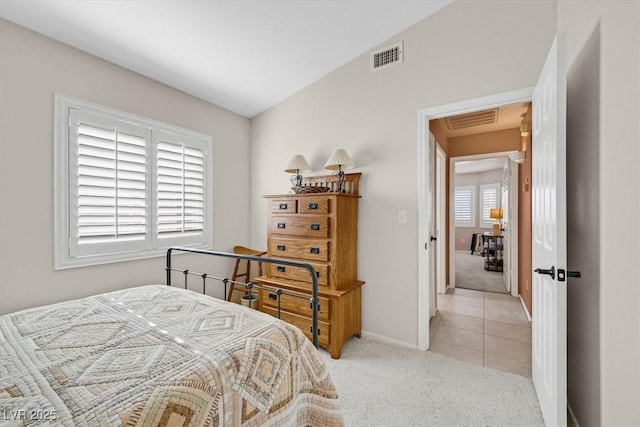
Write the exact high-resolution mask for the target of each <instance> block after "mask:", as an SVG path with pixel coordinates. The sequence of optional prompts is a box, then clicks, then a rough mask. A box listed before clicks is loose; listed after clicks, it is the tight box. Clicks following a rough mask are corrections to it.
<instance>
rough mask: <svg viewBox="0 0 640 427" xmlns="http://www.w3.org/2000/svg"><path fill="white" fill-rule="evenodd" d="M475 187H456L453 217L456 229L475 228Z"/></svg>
mask: <svg viewBox="0 0 640 427" xmlns="http://www.w3.org/2000/svg"><path fill="white" fill-rule="evenodd" d="M474 206H475V187H474V186H472V185H470V186H466V185H465V186H456V189H455V196H454V216H455V223H456V227H475V226H476V222H475V209H474Z"/></svg>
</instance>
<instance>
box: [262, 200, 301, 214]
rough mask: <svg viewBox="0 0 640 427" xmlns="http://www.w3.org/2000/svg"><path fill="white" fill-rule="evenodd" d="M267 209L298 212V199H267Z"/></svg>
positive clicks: (274, 211)
mask: <svg viewBox="0 0 640 427" xmlns="http://www.w3.org/2000/svg"><path fill="white" fill-rule="evenodd" d="M269 211H270V212H271V213H296V212H298V200H296V199H274V200H269Z"/></svg>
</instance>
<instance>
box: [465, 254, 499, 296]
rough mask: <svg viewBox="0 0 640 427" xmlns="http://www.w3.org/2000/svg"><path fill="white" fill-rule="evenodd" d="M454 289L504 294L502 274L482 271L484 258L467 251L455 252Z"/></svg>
mask: <svg viewBox="0 0 640 427" xmlns="http://www.w3.org/2000/svg"><path fill="white" fill-rule="evenodd" d="M456 288H464V289H475V290H477V291H487V292H497V293H502V294H506V293H507V288H506V286H505V285H504V282H503V279H502V273H501V272H498V271H487V270H485V269H484V258H483V257H481V256H480V255H471V254H470V253H469V251H456Z"/></svg>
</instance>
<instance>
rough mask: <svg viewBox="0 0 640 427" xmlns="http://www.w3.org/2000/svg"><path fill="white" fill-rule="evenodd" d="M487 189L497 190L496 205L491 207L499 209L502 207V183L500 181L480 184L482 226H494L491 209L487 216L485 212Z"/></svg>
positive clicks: (479, 213) (479, 211) (479, 212)
mask: <svg viewBox="0 0 640 427" xmlns="http://www.w3.org/2000/svg"><path fill="white" fill-rule="evenodd" d="M487 190H495V192H496V205H495V206H494V207H493V208H490V209H499V208H500V207H501V204H500V196H501V187H500V183H499V182H492V183H490V184H482V185H480V191H479V193H480V197H478V199H479V203H478V219H479V221H480V227H481V228H492V227H493V224H494V223H495V220H493V219H491V218H490V217H489V214H490V212H491V211H490V210H489V211H488V212H486V213H487V215H486V216H485V215H484V213H485V211H484V209H483V208H484V198H485V191H487Z"/></svg>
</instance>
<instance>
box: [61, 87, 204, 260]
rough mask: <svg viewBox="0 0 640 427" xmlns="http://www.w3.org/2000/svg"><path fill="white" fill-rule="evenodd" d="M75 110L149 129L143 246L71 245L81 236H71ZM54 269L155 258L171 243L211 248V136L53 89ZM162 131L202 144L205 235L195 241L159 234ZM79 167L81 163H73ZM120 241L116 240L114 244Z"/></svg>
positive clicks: (161, 254)
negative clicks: (80, 248)
mask: <svg viewBox="0 0 640 427" xmlns="http://www.w3.org/2000/svg"><path fill="white" fill-rule="evenodd" d="M73 111H86V112H88V113H90V114H96V115H99V116H105V117H107V118H109V119H113V120H117V121H120V122H127V123H130V124H132V125H134V126H142V127H144V128H146V129H148V131H149V146H148V147H147V157H148V158H147V160H148V165H149V166H148V170H149V173H148V175H147V190H146V191H147V194H148V195H150V200H149V202H148V205H147V216H148V218H149V221H148V227H149V228H148V230H147V237H146V238H145V239H144V243H143V245H142V247H140V244H139V243H140V242H138V244H137V247H135V246H136V245H132V246H131V248H123V247H120V248H119V249H118V251H115V252H113V253H109V251H108V250H105V251H104V252H103V251H92V252H97V253H91V254H83V255H76V254H75V251H74V250H73V248H74V245H77V241H74V239H73V238H72V234H73V233H71V230H72V224H73V223H74V221H73V218H72V215H73V209H72V208H71V202H72V199H73V198H74V197H77V190H76V189H75V184H74V183H75V182H76V181H75V180H74V179H72V178H70V177H71V176H72V174H73V173H74V170H72V168H73V167H74V163H75V162H74V160H73V159H71V156H72V155H73V153H76V151H75V150H74V149H73V147H72V144H71V142H72V141H71V140H72V137H71V136H70V132H69V129H70V119H71V114H72V112H73ZM54 126H55V129H54V165H53V166H54V188H53V190H54V269H55V270H61V269H67V268H75V267H84V266H90V265H99V264H107V263H113V262H121V261H130V260H136V259H144V258H153V257H158V256H163V255H165V254H166V249H167V247H169V246H171V245H172V244H176V243H178V244H181V245H183V246H190V247H197V248H211V247H212V245H213V218H212V216H213V215H212V213H213V203H212V201H213V196H212V194H213V140H212V138H211V136H210V135H205V134H202V133H199V132H195V131H192V130H188V129H183V128H179V127H176V126H173V125H169V124H166V123H162V122H159V121H155V120H151V119H148V118H145V117H140V116H136V115H133V114H129V113H126V112H122V111H118V110H115V109H111V108H108V107H103V106H100V105H97V104H93V103H90V102H87V101H83V100H79V99H75V98H72V97H68V96H65V95H61V94H56V95H55V117H54ZM160 132H163V133H165V134H166V133H169V134H172V135H177V136H178V138H182V139H183V140H184V141H185V145H188V144H192V145H193V144H198V146H199V147H203V148H204V167H205V173H204V183H203V185H204V224H203V231H202V234H201V236H199V238H198V239H197V240H198V241H197V242H195V241H194V240H191V241H189V240H185V239H158V238H157V232H156V225H155V224H156V195H155V194H156V193H155V191H156V157H157V152H156V150H157V147H156V144H157V139H158V138H157V136H156V135H157V134H159V133H160ZM75 167H76V168H77V165H75ZM116 247H117V246H116Z"/></svg>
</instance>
